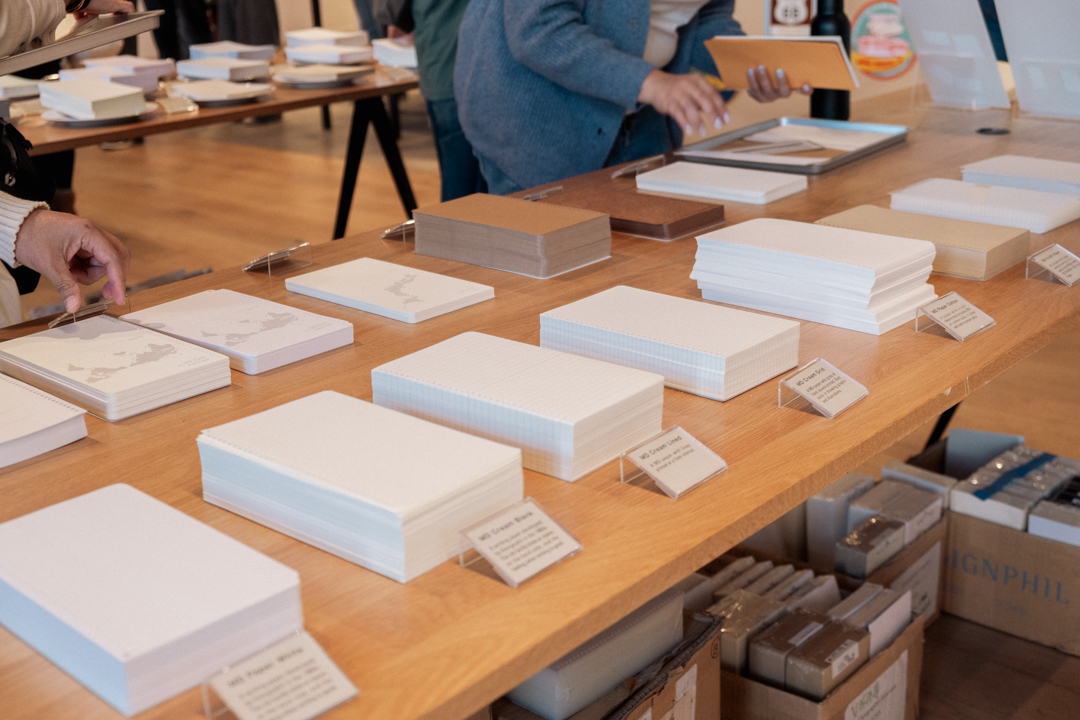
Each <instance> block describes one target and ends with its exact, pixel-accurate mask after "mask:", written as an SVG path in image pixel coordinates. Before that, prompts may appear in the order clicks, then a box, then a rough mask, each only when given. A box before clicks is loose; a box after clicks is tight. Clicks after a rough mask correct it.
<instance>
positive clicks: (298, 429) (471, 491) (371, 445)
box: [198, 391, 524, 582]
mask: <svg viewBox="0 0 1080 720" xmlns="http://www.w3.org/2000/svg"><path fill="white" fill-rule="evenodd" d="M198 443H199V455H200V457H201V458H202V471H203V476H202V477H203V498H204V499H205V500H206V501H207V502H210V503H213V504H214V505H219V506H221V507H223V508H225V509H227V510H231V511H233V512H235V513H238V514H240V515H243V516H244V517H247V518H250V519H251V520H254V521H255V522H259V523H262V524H264V525H266V526H268V527H271V528H274V529H275V530H279V531H281V532H283V533H286V534H288V535H291V536H293V537H295V538H297V539H298V540H302V541H304V542H306V543H310V544H311V545H314V546H315V547H318V548H322V549H323V550H326V551H327V552H330V553H333V554H334V555H337V556H339V557H342V558H345V559H346V560H349V561H351V562H354V563H356V564H358V565H362V566H364V567H366V568H369V569H371V570H374V571H375V572H378V573H381V574H383V575H386V576H387V577H391V578H393V579H395V580H397V581H399V582H407V581H409V580H411V579H413V578H415V577H417V576H418V575H421V574H423V573H425V572H427V571H428V570H430V569H431V568H433V567H435V566H436V565H438V564H440V563H442V562H445V561H446V560H448V559H450V558H451V557H454V556H455V555H456V554H457V553H458V540H459V534H460V532H461V531H462V530H464V529H465V528H467V527H469V526H471V525H474V524H475V523H477V522H480V521H481V520H483V519H484V518H485V517H487V516H489V515H491V514H493V513H496V512H498V511H500V510H503V509H505V508H506V507H508V506H510V505H512V504H514V503H515V502H517V501H519V500H521V499H522V495H523V487H524V486H523V478H522V471H521V452H520V451H519V450H517V449H516V448H512V447H507V446H505V445H500V444H498V443H493V442H490V441H488V440H483V439H481V438H477V437H473V436H471V435H466V434H465V433H461V432H457V431H455V430H450V429H448V428H445V427H442V426H439V425H436V424H434V423H429V422H425V421H423V420H418V419H416V418H414V417H410V416H408V415H404V414H402V413H397V412H394V411H392V410H387V409H385V408H381V407H377V406H375V405H372V404H371V403H368V402H365V401H363V400H358V399H356V398H353V397H349V396H347V395H341V394H339V393H335V392H330V391H325V392H321V393H317V394H315V395H310V396H308V397H305V398H301V399H300V400H294V401H293V402H290V403H286V404H284V405H280V406H278V407H276V408H273V409H271V410H267V411H265V412H261V413H258V414H257V415H252V416H250V417H246V418H243V419H241V420H236V421H234V422H231V423H227V424H225V425H220V426H218V427H215V428H211V429H209V430H204V431H203V432H202V434H201V435H200V436H199V440H198ZM420 450H422V451H420Z"/></svg>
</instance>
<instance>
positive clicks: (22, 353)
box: [0, 315, 230, 422]
mask: <svg viewBox="0 0 1080 720" xmlns="http://www.w3.org/2000/svg"><path fill="white" fill-rule="evenodd" d="M0 371H3V372H5V373H7V374H8V375H11V376H13V377H16V378H18V379H20V380H23V381H24V382H28V383H30V384H31V385H34V386H36V387H40V388H42V389H43V390H46V391H48V392H50V393H53V394H54V395H58V396H59V397H61V398H63V399H65V400H68V401H70V402H73V403H75V404H76V405H79V406H80V407H84V408H86V409H87V410H89V411H90V412H92V413H94V414H95V415H97V416H98V417H102V418H104V419H105V420H108V421H110V422H112V421H114V420H122V419H124V418H126V417H130V416H132V415H137V414H139V413H141V412H146V411H147V410H153V409H154V408H158V407H162V406H163V405H168V404H170V403H174V402H177V401H179V400H183V399H185V398H189V397H193V396H195V395H199V394H201V393H204V392H208V391H210V390H216V389H217V388H221V387H225V386H226V385H228V384H229V383H230V376H229V359H228V358H227V357H225V356H224V355H221V354H219V353H216V352H212V351H210V350H206V349H203V348H201V347H199V346H197V345H192V344H190V343H186V342H183V341H181V340H174V339H173V338H170V337H168V336H166V335H162V334H160V333H156V332H154V331H153V330H147V329H146V328H141V327H139V326H138V325H132V324H131V323H126V322H124V321H122V320H117V319H116V318H112V317H108V316H106V315H99V316H97V317H94V318H90V319H89V320H80V321H79V322H77V323H72V324H70V325H63V326H61V327H58V328H53V329H52V330H44V331H42V332H39V333H35V334H33V335H27V336H26V337H21V338H17V339H15V340H8V341H7V342H5V343H0Z"/></svg>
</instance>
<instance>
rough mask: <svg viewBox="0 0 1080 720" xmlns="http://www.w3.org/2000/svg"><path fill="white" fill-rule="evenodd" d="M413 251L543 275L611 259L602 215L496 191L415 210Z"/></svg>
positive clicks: (608, 230)
mask: <svg viewBox="0 0 1080 720" xmlns="http://www.w3.org/2000/svg"><path fill="white" fill-rule="evenodd" d="M413 217H414V219H415V220H416V253H417V254H418V255H430V256H432V257H440V258H445V259H447V260H457V261H459V262H465V263H469V264H472V265H481V266H483V267H490V268H495V269H496V270H505V271H507V272H513V273H518V274H520V275H528V276H529V277H536V278H549V277H554V276H555V275H559V274H561V273H564V272H568V271H570V270H574V269H576V268H579V267H583V266H585V265H589V264H591V263H594V262H598V261H600V260H606V259H607V258H609V257H611V225H610V223H609V221H608V216H607V215H603V214H601V213H597V212H592V211H589V210H579V209H577V208H569V207H560V206H558V205H549V204H546V203H534V202H528V201H526V200H518V199H515V198H508V197H500V196H498V195H483V194H477V195H469V196H468V197H463V198H459V199H457V200H451V201H450V202H445V203H441V204H439V205H433V206H430V207H426V208H421V209H420V210H417V211H416V212H415V213H413Z"/></svg>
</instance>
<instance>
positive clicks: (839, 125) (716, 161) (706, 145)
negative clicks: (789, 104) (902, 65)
mask: <svg viewBox="0 0 1080 720" xmlns="http://www.w3.org/2000/svg"><path fill="white" fill-rule="evenodd" d="M781 125H806V126H809V127H819V128H835V129H838V130H859V131H864V132H872V133H877V134H880V135H881V139H880V140H878V141H876V142H874V143H872V144H870V145H867V146H865V147H861V148H859V149H857V150H850V151H848V152H845V153H843V154H841V155H837V156H836V157H833V158H829V159H827V160H824V161H823V162H820V163H815V164H813V165H788V164H785V163H778V162H777V163H772V162H767V161H761V160H752V161H751V160H738V159H734V158H703V157H690V156H686V155H684V153H686V152H687V151H690V152H693V151H696V150H723V149H724V147H723V146H725V145H729V144H731V143H734V142H735V141H737V140H742V139H743V138H745V137H747V136H749V135H753V134H755V133H759V132H762V131H763V130H770V129H772V128H774V127H779V126H781ZM907 133H908V129H907V128H906V127H904V126H903V125H879V124H877V123H855V122H846V121H843V120H816V119H809V118H788V117H780V118H774V119H772V120H766V121H765V122H760V123H757V124H756V125H750V126H748V127H744V128H740V129H738V130H732V131H731V132H728V133H724V134H722V135H717V136H716V137H711V138H709V139H708V140H702V141H701V142H699V143H695V144H693V145H687V146H686V147H684V148H682V149H681V150H676V151H675V156H676V157H677V158H678V159H680V160H685V161H688V162H696V163H705V164H708V165H729V166H731V167H744V168H753V169H755V170H774V171H777V172H786V173H795V174H797V175H819V174H821V173H824V172H828V171H829V170H833V169H834V168H838V167H840V166H841V165H846V164H848V163H849V162H851V161H853V160H858V159H859V158H861V157H865V156H867V155H870V154H871V153H875V152H877V151H878V150H882V149H884V148H887V147H889V146H891V145H896V144H898V143H902V142H904V140H906V139H907Z"/></svg>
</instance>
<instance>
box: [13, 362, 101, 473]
mask: <svg viewBox="0 0 1080 720" xmlns="http://www.w3.org/2000/svg"><path fill="white" fill-rule="evenodd" d="M0 408H3V411H2V412H0V468H4V467H7V466H8V465H14V464H15V463H17V462H22V461H23V460H26V459H28V458H32V457H36V456H38V455H41V454H43V453H47V452H49V451H50V450H55V449H56V448H58V447H62V446H64V445H67V444H68V443H73V442H75V441H76V440H80V439H82V438H84V437H86V420H85V419H84V416H85V415H86V412H85V411H84V410H82V409H80V408H77V407H75V406H74V405H70V404H68V403H66V402H64V401H63V400H61V399H60V398H54V397H53V396H52V395H49V394H48V393H44V392H42V391H41V390H38V389H37V388H34V387H31V386H29V385H27V384H26V383H22V382H19V381H18V380H16V379H15V378H10V377H8V376H6V375H0Z"/></svg>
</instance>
